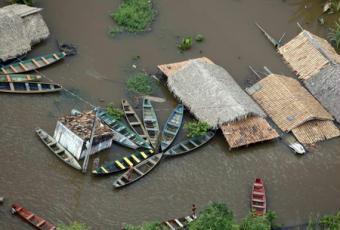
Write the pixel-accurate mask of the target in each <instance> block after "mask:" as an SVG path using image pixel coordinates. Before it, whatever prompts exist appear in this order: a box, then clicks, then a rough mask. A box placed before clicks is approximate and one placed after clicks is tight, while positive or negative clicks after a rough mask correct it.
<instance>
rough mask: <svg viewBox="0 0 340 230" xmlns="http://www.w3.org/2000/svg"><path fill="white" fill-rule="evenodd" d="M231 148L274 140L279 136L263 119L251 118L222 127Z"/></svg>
mask: <svg viewBox="0 0 340 230" xmlns="http://www.w3.org/2000/svg"><path fill="white" fill-rule="evenodd" d="M221 130H222V132H223V135H224V137H225V139H226V140H227V141H228V144H229V146H230V148H236V147H239V146H244V145H249V144H253V143H257V142H261V141H267V140H272V139H274V138H277V137H278V136H279V134H278V133H277V132H276V131H275V129H273V128H272V127H271V126H270V125H269V123H268V122H267V121H266V120H265V119H264V118H262V117H249V118H247V119H245V120H243V121H234V122H231V123H228V124H224V125H222V126H221Z"/></svg>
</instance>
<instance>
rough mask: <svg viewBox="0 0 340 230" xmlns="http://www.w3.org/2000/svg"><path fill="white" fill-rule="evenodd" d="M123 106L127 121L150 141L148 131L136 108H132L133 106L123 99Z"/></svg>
mask: <svg viewBox="0 0 340 230" xmlns="http://www.w3.org/2000/svg"><path fill="white" fill-rule="evenodd" d="M122 108H123V111H124V114H125V118H126V120H127V122H128V123H129V125H130V127H131V129H132V130H133V131H134V132H135V133H137V134H138V135H139V136H141V137H142V138H144V140H146V141H147V142H148V141H149V135H148V133H147V132H146V130H145V128H144V126H143V124H142V121H141V120H140V119H139V117H138V115H137V113H136V112H135V110H134V109H133V108H132V106H131V105H130V103H129V102H128V101H127V100H122Z"/></svg>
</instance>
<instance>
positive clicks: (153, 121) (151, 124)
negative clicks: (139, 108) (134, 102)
mask: <svg viewBox="0 0 340 230" xmlns="http://www.w3.org/2000/svg"><path fill="white" fill-rule="evenodd" d="M143 123H144V127H145V129H146V131H147V133H148V135H149V138H150V142H151V144H152V146H153V147H154V148H155V149H156V148H157V145H158V138H159V134H160V131H159V124H158V119H157V115H156V112H155V110H154V108H153V106H152V104H151V102H150V100H149V99H147V98H144V99H143Z"/></svg>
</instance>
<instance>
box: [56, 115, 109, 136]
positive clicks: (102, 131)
mask: <svg viewBox="0 0 340 230" xmlns="http://www.w3.org/2000/svg"><path fill="white" fill-rule="evenodd" d="M94 117H95V113H94V112H93V111H88V112H84V113H82V114H80V115H76V116H64V117H62V118H60V119H59V121H60V122H61V123H62V124H63V125H65V126H66V127H67V128H68V129H69V130H71V131H72V132H73V133H75V134H76V135H77V136H79V137H80V138H81V139H83V140H85V139H90V137H91V131H92V127H93V119H94ZM103 136H105V137H108V138H110V137H112V136H113V134H112V131H111V129H110V128H109V127H107V126H106V125H105V124H103V123H102V122H101V121H100V119H98V118H97V121H96V131H95V135H94V137H95V138H98V137H103Z"/></svg>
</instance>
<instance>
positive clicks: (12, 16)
mask: <svg viewBox="0 0 340 230" xmlns="http://www.w3.org/2000/svg"><path fill="white" fill-rule="evenodd" d="M40 10H41V9H39V8H34V7H29V6H26V5H19V4H13V5H9V6H6V7H3V8H1V9H0V31H1V33H0V60H2V61H6V60H9V59H12V58H15V57H17V56H20V55H22V54H25V53H27V52H28V51H30V50H31V45H33V44H36V43H38V42H40V41H41V40H43V39H46V38H47V37H48V36H49V30H48V28H47V25H46V23H45V22H44V20H43V18H42V16H41V15H40V14H38V13H37V12H39V11H40Z"/></svg>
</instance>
